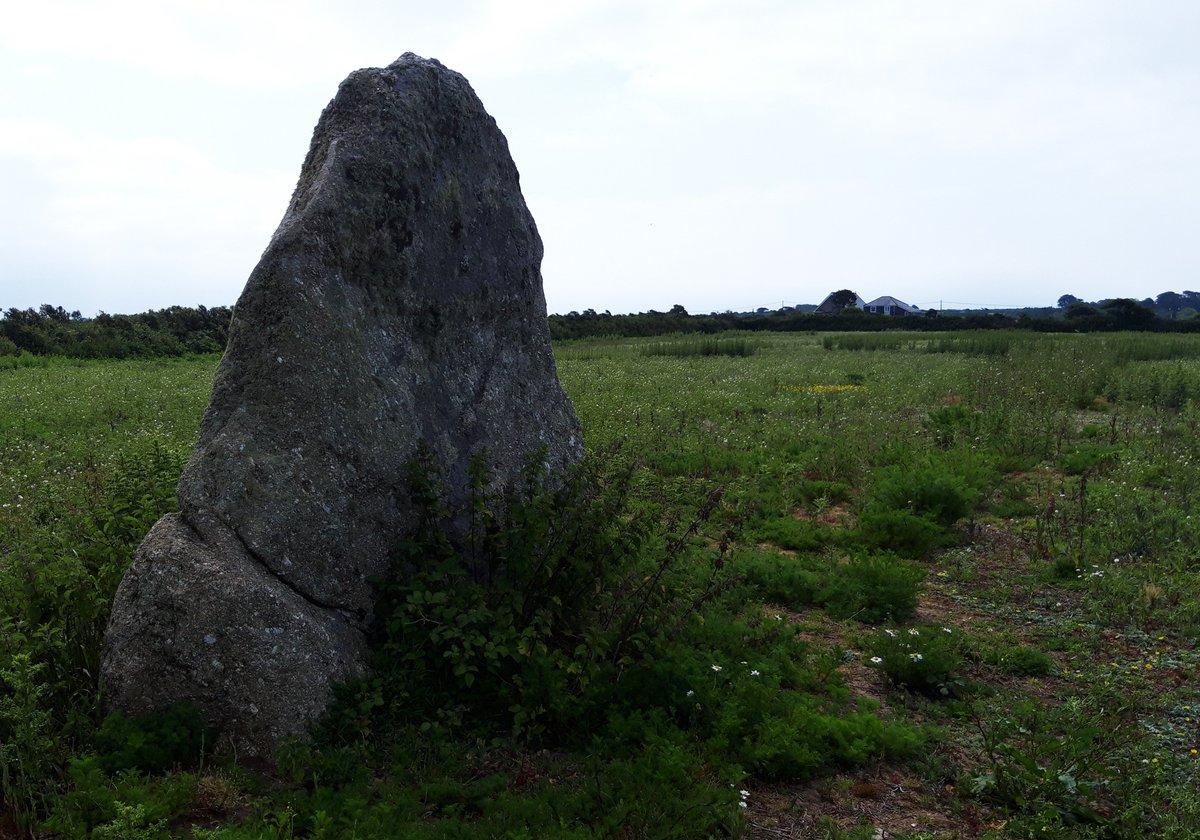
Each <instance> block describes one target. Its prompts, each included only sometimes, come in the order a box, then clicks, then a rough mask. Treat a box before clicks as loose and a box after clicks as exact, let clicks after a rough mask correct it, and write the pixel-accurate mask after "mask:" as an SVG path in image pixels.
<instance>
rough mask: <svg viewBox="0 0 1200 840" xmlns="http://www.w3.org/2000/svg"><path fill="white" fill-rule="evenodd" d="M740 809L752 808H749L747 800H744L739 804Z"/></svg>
mask: <svg viewBox="0 0 1200 840" xmlns="http://www.w3.org/2000/svg"><path fill="white" fill-rule="evenodd" d="M738 807H739V808H748V807H750V806H749V805H747V804H746V800H745V799H743V800H742V801H741V802H739V803H738Z"/></svg>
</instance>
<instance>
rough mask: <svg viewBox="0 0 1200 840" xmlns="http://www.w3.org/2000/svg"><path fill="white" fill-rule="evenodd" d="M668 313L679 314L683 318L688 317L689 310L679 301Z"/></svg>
mask: <svg viewBox="0 0 1200 840" xmlns="http://www.w3.org/2000/svg"><path fill="white" fill-rule="evenodd" d="M668 314H669V315H679V316H680V317H682V318H686V317H688V311H687V310H686V309H684V308H683V304H682V303H677V304H675V305H674V306H672V307H671V311H670V312H669V313H668Z"/></svg>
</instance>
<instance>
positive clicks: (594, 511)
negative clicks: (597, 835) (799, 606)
mask: <svg viewBox="0 0 1200 840" xmlns="http://www.w3.org/2000/svg"><path fill="white" fill-rule="evenodd" d="M432 469H433V468H432V465H431V464H430V463H429V462H428V461H427V460H426V461H423V462H420V463H418V464H415V465H414V471H413V476H412V487H413V492H414V496H415V497H416V498H417V499H418V500H419V501H420V502H421V503H422V504H423V506H424V510H425V513H424V514H423V520H424V527H423V528H422V530H421V531H420V533H418V534H416V535H415V536H414V537H412V538H411V539H408V540H405V541H403V542H402V543H401V544H399V545H398V546H397V549H396V553H395V561H396V566H397V574H395V575H394V576H393V577H391V578H390V579H388V580H383V581H378V582H377V584H378V587H379V592H380V599H379V601H378V604H377V607H376V614H377V617H378V627H377V639H378V654H377V657H376V660H377V661H376V674H375V676H374V677H372V678H371V679H370V680H368V681H367V682H365V683H362V684H359V685H357V686H354V687H353V688H352V689H351V690H350V691H349V692H348V693H344V694H343V697H342V702H341V703H340V705H339V715H340V719H341V722H340V727H341V728H342V730H343V731H345V730H346V729H347V728H349V730H350V731H361V730H362V729H363V728H364V727H368V726H369V725H370V723H369V721H370V719H371V718H372V716H374V715H376V714H377V713H383V714H385V715H389V714H391V715H396V714H398V715H400V716H401V718H402V719H405V720H411V719H417V720H426V721H430V720H435V721H441V722H442V723H445V724H447V725H451V726H457V725H458V724H460V723H462V722H464V721H467V720H470V721H474V722H476V723H483V724H485V725H487V726H492V725H495V724H496V723H499V722H506V723H507V725H508V726H509V727H510V728H511V730H512V732H513V733H514V734H519V735H523V736H532V735H537V734H538V733H540V732H541V731H542V730H543V729H544V728H545V727H546V726H551V727H553V726H558V725H563V724H566V723H570V724H572V725H574V726H578V725H579V724H580V716H581V715H582V714H584V713H585V711H587V710H588V709H589V708H592V705H593V704H591V701H590V697H591V692H592V688H593V686H596V685H597V684H601V685H603V684H606V683H608V682H610V681H611V680H612V679H614V678H615V677H616V675H617V673H619V672H620V670H622V669H625V668H628V667H629V666H630V664H632V663H633V662H636V661H638V659H639V658H640V657H641V656H642V655H643V653H644V650H645V649H646V648H647V646H648V645H649V644H650V641H651V640H653V639H655V638H657V637H659V636H663V635H668V634H671V633H673V632H678V631H679V629H680V628H681V627H682V626H683V625H685V624H686V622H687V620H688V619H689V617H690V616H691V614H692V613H693V612H694V611H695V610H696V609H697V608H698V607H699V606H700V605H702V604H704V603H705V602H706V601H707V600H709V598H710V597H712V596H713V595H715V593H716V591H717V590H719V589H720V588H722V587H723V586H725V584H724V583H723V582H722V579H721V577H720V576H717V575H715V574H714V573H710V572H709V571H706V569H708V570H711V572H715V570H714V569H712V561H713V559H714V558H713V557H712V556H707V557H705V556H702V555H701V554H699V553H697V552H695V551H693V550H692V548H691V541H692V540H693V538H694V537H695V535H696V533H697V531H698V530H699V528H700V526H701V525H702V524H703V522H704V521H706V520H707V519H708V517H709V516H711V514H712V512H713V510H714V509H715V507H716V505H717V503H718V502H719V498H720V497H719V494H713V495H711V496H710V497H709V498H708V499H707V500H706V501H705V502H704V503H703V504H702V505H701V506H700V508H699V509H698V510H696V511H695V512H694V513H693V515H692V516H691V518H690V519H687V520H683V521H681V522H679V523H677V524H675V525H673V526H670V525H669V524H665V523H664V521H663V519H662V518H661V517H660V516H658V514H657V512H656V510H655V509H653V508H648V507H635V506H634V505H633V504H632V502H631V499H630V496H629V493H630V486H631V481H632V478H633V475H634V471H633V469H632V467H631V466H628V465H626V466H624V467H621V468H619V469H616V470H611V471H602V470H601V469H600V468H599V466H598V464H597V462H596V461H587V462H585V463H584V464H583V465H581V466H580V467H579V468H578V469H576V470H575V471H574V472H573V473H572V474H571V475H570V476H568V477H567V478H566V479H565V480H564V481H563V483H562V484H561V486H559V487H558V488H556V489H553V490H548V491H543V490H540V489H539V488H538V487H537V486H536V481H532V480H531V481H529V482H528V483H527V486H526V490H525V494H524V495H523V496H521V497H519V498H511V499H508V500H504V501H501V500H492V499H487V498H485V497H484V496H483V488H485V487H486V486H487V485H488V476H487V472H486V469H484V468H483V466H482V462H480V461H477V462H476V465H475V467H473V469H472V476H471V480H472V492H473V495H474V499H475V501H474V503H473V508H472V511H471V512H470V513H469V514H468V513H455V512H450V513H445V514H442V513H441V512H440V511H439V510H438V509H437V499H438V498H439V497H440V494H439V493H438V492H437V487H436V479H433V478H431V476H432V475H433V472H432ZM443 516H444V517H445V520H444V521H443V519H442V517H443ZM467 518H470V519H471V520H472V521H475V522H478V523H482V525H481V526H480V527H479V528H478V529H476V530H473V531H472V538H471V539H470V540H469V542H470V545H469V546H467V547H466V549H465V551H466V552H468V553H469V554H470V557H468V556H464V554H462V553H460V552H459V550H457V549H455V548H454V546H452V545H451V544H450V541H449V539H448V538H447V537H446V533H447V526H446V524H445V523H446V522H453V521H455V520H456V519H457V521H460V522H461V521H465V520H466V519H467ZM501 521H503V523H504V524H503V527H499V525H498V523H499V522H501ZM668 528H669V530H668ZM685 558H686V560H687V562H682V561H683V560H684V559H685ZM412 569H416V570H417V571H416V572H415V573H412V572H411V571H409V570H412ZM480 581H489V584H488V585H484V583H482V582H480Z"/></svg>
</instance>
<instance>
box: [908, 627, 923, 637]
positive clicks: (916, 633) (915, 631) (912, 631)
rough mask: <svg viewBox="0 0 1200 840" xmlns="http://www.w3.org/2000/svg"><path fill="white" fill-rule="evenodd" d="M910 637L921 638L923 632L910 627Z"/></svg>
mask: <svg viewBox="0 0 1200 840" xmlns="http://www.w3.org/2000/svg"><path fill="white" fill-rule="evenodd" d="M908 635H910V636H920V635H921V631H920V630H918V629H917V628H916V627H909V628H908Z"/></svg>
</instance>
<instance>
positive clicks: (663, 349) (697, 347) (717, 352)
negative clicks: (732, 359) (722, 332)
mask: <svg viewBox="0 0 1200 840" xmlns="http://www.w3.org/2000/svg"><path fill="white" fill-rule="evenodd" d="M641 350H642V355H643V356H685V357H686V356H739V357H740V356H753V355H754V353H755V351H756V350H758V345H756V344H753V343H752V342H749V341H747V340H746V339H744V338H697V339H690V340H688V341H660V342H656V343H654V344H647V345H644V346H643V347H642V348H641Z"/></svg>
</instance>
